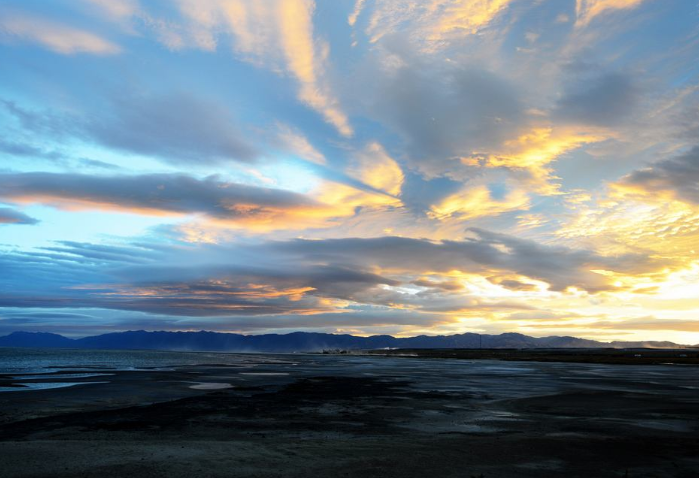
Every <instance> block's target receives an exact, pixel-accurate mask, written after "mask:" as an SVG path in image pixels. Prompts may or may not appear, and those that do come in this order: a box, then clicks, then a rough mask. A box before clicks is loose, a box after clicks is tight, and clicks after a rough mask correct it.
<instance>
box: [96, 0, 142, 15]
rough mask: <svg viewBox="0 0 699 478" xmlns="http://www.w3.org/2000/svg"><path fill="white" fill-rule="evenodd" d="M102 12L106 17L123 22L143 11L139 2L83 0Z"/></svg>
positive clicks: (136, 0) (132, 0)
mask: <svg viewBox="0 0 699 478" xmlns="http://www.w3.org/2000/svg"><path fill="white" fill-rule="evenodd" d="M83 1H85V2H87V3H88V4H91V5H93V6H94V7H96V8H98V9H100V10H102V11H103V12H104V13H105V14H106V15H108V16H109V17H111V18H114V19H116V20H122V19H125V18H129V17H131V16H133V15H136V14H137V13H139V12H140V11H141V7H140V5H139V3H138V0H83Z"/></svg>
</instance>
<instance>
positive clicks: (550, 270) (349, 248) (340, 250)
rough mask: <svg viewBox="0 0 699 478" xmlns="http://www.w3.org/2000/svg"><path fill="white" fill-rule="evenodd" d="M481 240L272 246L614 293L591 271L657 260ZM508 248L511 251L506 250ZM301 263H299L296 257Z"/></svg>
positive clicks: (345, 260) (629, 268) (640, 266)
mask: <svg viewBox="0 0 699 478" xmlns="http://www.w3.org/2000/svg"><path fill="white" fill-rule="evenodd" d="M471 231H472V232H473V233H475V234H476V235H477V236H478V237H477V238H475V239H466V240H464V241H441V242H430V241H426V240H419V239H409V238H402V237H383V238H375V239H356V238H352V239H329V240H324V241H306V240H295V241H289V242H285V243H278V244H277V245H268V246H262V247H272V248H275V249H276V251H277V252H278V253H280V254H295V255H298V256H300V257H302V258H303V260H305V261H308V262H311V263H335V264H346V265H348V264H355V266H357V265H359V266H362V267H374V266H379V267H382V268H393V269H398V270H412V271H415V272H416V273H420V272H422V271H426V270H431V271H437V272H448V271H451V270H454V269H458V270H461V271H465V272H483V271H488V270H491V269H495V270H500V271H508V272H514V273H517V274H521V275H524V276H527V277H530V278H533V279H538V280H542V281H544V282H546V283H548V284H550V285H551V289H552V290H557V291H560V290H564V289H566V288H568V287H578V288H580V289H584V290H587V291H589V292H599V291H602V290H607V289H609V288H610V286H609V284H608V281H607V279H605V278H604V277H603V276H601V275H599V274H595V273H593V272H590V269H609V270H616V271H626V272H640V271H643V270H651V269H653V268H654V267H656V266H657V264H655V263H654V262H653V260H652V259H650V258H648V257H646V256H642V255H639V254H627V255H621V256H613V257H609V256H600V255H598V254H595V253H594V252H592V251H587V250H574V249H569V248H565V247H555V246H547V245H542V244H539V243H536V242H534V241H529V240H524V239H518V238H515V237H513V236H508V235H505V234H497V233H493V232H489V231H485V230H480V229H471ZM503 248H505V249H506V250H507V251H503ZM296 260H300V258H299V257H296Z"/></svg>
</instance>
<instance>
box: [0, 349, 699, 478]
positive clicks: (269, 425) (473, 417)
mask: <svg viewBox="0 0 699 478" xmlns="http://www.w3.org/2000/svg"><path fill="white" fill-rule="evenodd" d="M262 357H265V360H260V361H259V363H258V362H256V361H255V358H254V357H252V358H249V360H247V361H246V362H245V363H244V364H239V365H231V364H230V363H220V364H217V363H205V364H195V365H191V364H190V365H181V366H174V367H169V368H162V367H161V368H158V369H151V370H149V369H138V370H101V369H99V368H95V369H92V370H91V371H90V373H85V369H84V368H80V367H79V366H78V365H76V367H75V368H74V369H71V367H62V368H61V369H60V370H59V371H56V372H52V373H49V374H39V375H34V376H31V377H33V378H31V377H30V378H27V377H26V376H25V377H20V378H17V376H15V375H5V376H3V377H0V386H2V387H4V388H3V390H8V389H12V388H13V387H14V388H16V389H17V391H7V392H3V393H0V475H1V476H3V477H7V478H11V477H39V476H51V477H72V476H86V477H92V476H95V477H97V476H99V477H103V478H104V477H124V476H130V477H137V476H152V477H161V476H162V477H185V476H186V477H199V476H204V477H206V476H212V477H214V476H215V477H225V476H230V477H308V476H318V477H333V476H340V477H362V478H367V477H401V478H403V477H425V476H428V477H459V478H464V477H465V478H471V477H483V478H496V477H549V476H551V477H555V476H565V477H679V478H683V477H686V478H690V477H692V478H694V477H696V476H699V434H698V432H699V367H696V366H693V365H652V366H649V365H606V364H596V363H591V364H589V363H549V362H505V361H497V360H474V361H469V360H463V359H461V360H453V359H442V358H440V359H422V358H410V359H405V358H397V357H384V356H320V355H288V356H275V357H274V360H269V357H268V356H260V358H262ZM97 374H104V375H97ZM18 380H22V383H24V384H26V383H33V384H41V383H52V384H57V383H61V382H65V383H70V384H76V383H77V385H72V386H69V387H65V388H52V389H41V388H38V387H40V385H37V386H36V387H37V388H33V389H28V388H26V386H25V387H22V386H20V384H19V383H18Z"/></svg>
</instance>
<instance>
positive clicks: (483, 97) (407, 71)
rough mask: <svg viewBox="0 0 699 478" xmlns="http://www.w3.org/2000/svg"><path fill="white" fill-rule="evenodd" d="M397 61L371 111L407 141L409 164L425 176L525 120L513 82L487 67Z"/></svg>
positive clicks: (487, 146) (493, 143)
mask: <svg viewBox="0 0 699 478" xmlns="http://www.w3.org/2000/svg"><path fill="white" fill-rule="evenodd" d="M407 63H408V64H410V65H411V66H410V67H407V66H405V67H399V68H397V69H396V70H395V71H393V72H392V73H391V74H390V75H388V76H387V77H386V78H384V79H383V81H381V82H380V83H379V86H378V88H377V90H376V97H375V99H374V102H373V110H374V114H375V115H376V116H377V117H378V118H380V119H381V120H383V121H384V122H385V123H387V124H388V125H390V126H391V127H392V128H393V129H394V130H395V131H397V132H398V133H399V134H400V135H402V136H403V137H404V139H405V140H406V141H407V147H406V151H407V152H406V154H407V155H408V158H409V159H410V160H411V161H412V163H413V166H414V167H415V168H416V169H418V170H419V171H421V172H422V173H423V174H426V175H427V176H429V177H432V176H440V175H443V174H446V173H447V172H449V171H450V170H451V169H453V167H454V161H453V160H454V159H455V158H458V157H460V156H469V155H471V154H472V153H474V152H486V153H487V152H488V151H489V150H491V149H492V148H494V147H497V146H499V145H500V144H501V143H502V142H504V141H506V140H508V139H511V138H512V137H516V135H515V134H514V133H515V132H516V131H519V130H520V129H521V128H523V127H524V126H525V125H526V121H525V113H524V107H523V105H522V102H521V100H520V98H519V94H518V92H517V90H516V89H515V87H514V86H513V85H511V84H509V83H508V82H507V81H505V80H504V79H503V78H501V77H499V76H496V75H495V74H493V73H490V72H489V71H487V70H483V69H477V68H456V67H444V66H443V65H432V64H429V65H427V64H421V62H420V61H418V60H417V59H415V58H411V59H410V60H409V61H408V62H407Z"/></svg>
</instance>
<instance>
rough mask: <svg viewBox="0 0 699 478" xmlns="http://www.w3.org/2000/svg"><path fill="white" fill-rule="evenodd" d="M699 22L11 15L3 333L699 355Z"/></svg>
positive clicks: (642, 5) (380, 15)
mask: <svg viewBox="0 0 699 478" xmlns="http://www.w3.org/2000/svg"><path fill="white" fill-rule="evenodd" d="M698 20H699V8H698V7H697V4H696V2H689V1H683V0H667V1H658V0H565V1H557V0H556V1H553V0H548V1H540V2H533V1H528V0H527V1H524V0H521V1H520V0H474V1H467V2H464V1H462V0H458V1H457V0H424V1H423V0H415V1H413V0H375V1H365V0H338V1H335V0H333V1H327V2H321V1H314V0H264V1H259V0H250V1H247V0H196V1H195V0H176V1H172V2H158V1H154V2H150V1H145V0H110V1H106V0H59V1H52V2H44V1H26V0H8V1H3V2H0V65H2V74H1V75H0V129H1V131H2V134H1V135H0V247H1V248H2V254H1V255H0V335H3V334H4V333H9V332H12V331H15V330H27V331H47V332H55V333H59V334H63V335H67V336H84V335H89V334H97V333H104V332H110V331H122V330H129V329H131V330H133V329H146V330H201V329H205V330H215V331H227V332H242V333H253V334H258V333H275V332H278V333H283V332H290V331H295V330H305V331H320V332H348V331H349V332H351V333H353V334H358V335H373V334H391V335H395V336H412V335H418V334H454V333H464V332H478V333H492V334H496V333H503V332H520V333H524V334H527V335H532V336H547V335H572V336H576V337H582V338H590V339H596V340H602V341H611V340H670V341H674V342H677V343H682V344H694V343H699V68H698V67H697V65H698V64H699V62H697V59H699V29H697V21H698Z"/></svg>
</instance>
